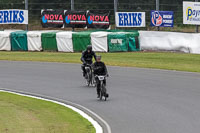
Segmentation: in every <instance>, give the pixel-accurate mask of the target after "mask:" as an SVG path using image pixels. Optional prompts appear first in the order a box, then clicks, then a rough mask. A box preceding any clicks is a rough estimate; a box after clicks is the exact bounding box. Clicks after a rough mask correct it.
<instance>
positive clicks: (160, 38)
mask: <svg viewBox="0 0 200 133" xmlns="http://www.w3.org/2000/svg"><path fill="white" fill-rule="evenodd" d="M40 34H41V36H42V37H43V38H41V37H40ZM138 35H139V37H138ZM30 38H31V39H30ZM138 38H139V39H138ZM0 40H1V41H0V50H7V51H10V50H14V51H19V50H20V51H27V50H29V51H40V50H41V48H43V50H44V51H46V50H48V51H62V52H74V51H75V52H81V51H83V50H85V49H86V47H87V45H89V44H92V46H93V50H94V51H99V52H108V51H110V52H115V51H139V50H140V49H141V50H155V51H156V50H168V51H181V52H186V53H196V54H200V34H199V33H177V32H159V31H139V33H138V32H133V31H132V32H131V31H130V32H123V31H119V32H116V31H103V30H102V31H89V32H76V33H74V32H66V31H65V32H63V31H29V32H26V31H12V30H8V31H7V30H5V31H0ZM27 40H28V44H27ZM119 44H120V45H119Z"/></svg>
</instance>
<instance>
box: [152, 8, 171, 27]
mask: <svg viewBox="0 0 200 133" xmlns="http://www.w3.org/2000/svg"><path fill="white" fill-rule="evenodd" d="M151 26H159V27H173V26H174V12H172V11H151Z"/></svg>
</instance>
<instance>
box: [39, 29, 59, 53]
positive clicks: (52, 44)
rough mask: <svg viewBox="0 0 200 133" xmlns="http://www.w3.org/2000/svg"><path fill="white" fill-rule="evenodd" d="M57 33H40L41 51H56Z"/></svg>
mask: <svg viewBox="0 0 200 133" xmlns="http://www.w3.org/2000/svg"><path fill="white" fill-rule="evenodd" d="M56 33H57V32H47V33H42V36H41V39H42V49H43V51H58V47H57V42H56Z"/></svg>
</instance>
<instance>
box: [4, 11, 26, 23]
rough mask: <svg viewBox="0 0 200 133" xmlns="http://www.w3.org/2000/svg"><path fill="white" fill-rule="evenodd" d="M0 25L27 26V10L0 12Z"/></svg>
mask: <svg viewBox="0 0 200 133" xmlns="http://www.w3.org/2000/svg"><path fill="white" fill-rule="evenodd" d="M0 24H28V10H20V9H10V10H0Z"/></svg>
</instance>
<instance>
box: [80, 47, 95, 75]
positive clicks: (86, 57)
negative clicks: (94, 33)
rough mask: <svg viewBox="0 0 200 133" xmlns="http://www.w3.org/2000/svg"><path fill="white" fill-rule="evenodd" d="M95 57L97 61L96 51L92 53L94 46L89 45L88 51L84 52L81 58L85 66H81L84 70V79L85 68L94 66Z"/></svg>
mask: <svg viewBox="0 0 200 133" xmlns="http://www.w3.org/2000/svg"><path fill="white" fill-rule="evenodd" d="M93 57H94V59H95V60H96V54H95V52H94V51H92V45H88V46H87V49H86V50H85V51H83V53H82V56H81V61H82V62H83V64H82V65H81V68H82V70H83V77H85V75H86V70H85V66H86V65H87V64H89V65H92V63H93V61H92V59H93Z"/></svg>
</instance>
